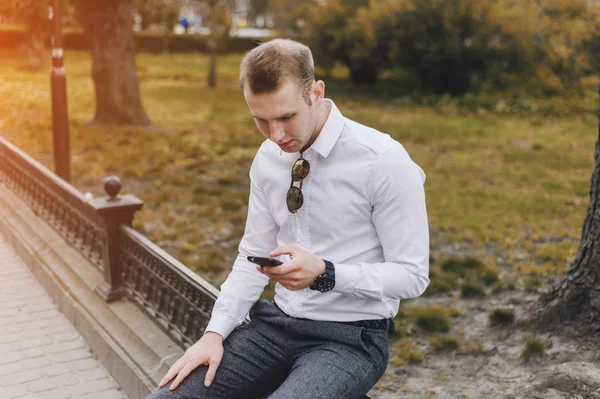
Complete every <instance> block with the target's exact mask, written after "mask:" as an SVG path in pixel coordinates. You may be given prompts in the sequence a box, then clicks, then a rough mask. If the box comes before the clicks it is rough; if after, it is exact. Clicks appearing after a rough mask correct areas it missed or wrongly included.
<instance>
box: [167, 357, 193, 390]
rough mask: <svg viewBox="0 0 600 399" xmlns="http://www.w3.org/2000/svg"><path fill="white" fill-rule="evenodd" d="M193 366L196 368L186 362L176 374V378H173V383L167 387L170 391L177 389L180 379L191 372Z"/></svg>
mask: <svg viewBox="0 0 600 399" xmlns="http://www.w3.org/2000/svg"><path fill="white" fill-rule="evenodd" d="M195 368H196V367H195V366H191V365H190V363H187V364H186V365H185V367H184V368H183V369H182V370H181V371H180V372H179V374H178V375H177V378H175V381H173V383H172V384H171V386H170V387H169V389H170V390H171V391H173V390H175V389H177V387H178V386H179V384H181V381H183V379H184V378H185V377H187V376H188V375H189V374H190V373H191V372H192V370H194V369H195Z"/></svg>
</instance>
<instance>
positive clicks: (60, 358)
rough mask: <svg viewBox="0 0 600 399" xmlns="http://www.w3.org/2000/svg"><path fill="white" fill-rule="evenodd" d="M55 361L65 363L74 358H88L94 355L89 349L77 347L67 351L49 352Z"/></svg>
mask: <svg viewBox="0 0 600 399" xmlns="http://www.w3.org/2000/svg"><path fill="white" fill-rule="evenodd" d="M48 356H50V359H52V361H53V362H54V363H65V362H71V361H74V360H81V359H87V358H89V357H92V354H91V353H90V351H89V350H87V349H75V350H71V351H67V352H60V353H50V354H48Z"/></svg>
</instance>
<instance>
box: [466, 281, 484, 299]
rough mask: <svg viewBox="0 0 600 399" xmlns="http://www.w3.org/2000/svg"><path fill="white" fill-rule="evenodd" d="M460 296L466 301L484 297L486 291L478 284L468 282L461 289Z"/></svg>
mask: <svg viewBox="0 0 600 399" xmlns="http://www.w3.org/2000/svg"><path fill="white" fill-rule="evenodd" d="M460 296H461V297H462V298H465V299H468V298H477V297H482V296H485V289H484V288H483V287H482V286H481V285H479V284H477V283H472V282H466V283H464V284H463V285H462V286H461V287H460Z"/></svg>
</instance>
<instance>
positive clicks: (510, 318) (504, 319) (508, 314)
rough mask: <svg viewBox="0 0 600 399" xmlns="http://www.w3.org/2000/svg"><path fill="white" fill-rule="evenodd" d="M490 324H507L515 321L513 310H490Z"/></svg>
mask: <svg viewBox="0 0 600 399" xmlns="http://www.w3.org/2000/svg"><path fill="white" fill-rule="evenodd" d="M489 319H490V324H491V325H492V326H500V325H509V324H513V323H514V322H515V312H514V311H513V310H512V309H494V310H492V311H491V312H490V316H489Z"/></svg>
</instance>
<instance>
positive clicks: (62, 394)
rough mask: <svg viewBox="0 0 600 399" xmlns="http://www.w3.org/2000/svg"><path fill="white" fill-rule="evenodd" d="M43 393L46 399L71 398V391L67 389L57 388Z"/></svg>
mask: <svg viewBox="0 0 600 399" xmlns="http://www.w3.org/2000/svg"><path fill="white" fill-rule="evenodd" d="M44 393H45V394H46V397H47V398H48V399H70V398H72V397H73V395H72V394H71V391H69V390H68V389H67V388H57V389H53V390H51V391H48V392H44ZM107 399H108V398H107Z"/></svg>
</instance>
